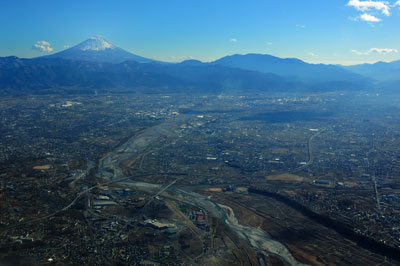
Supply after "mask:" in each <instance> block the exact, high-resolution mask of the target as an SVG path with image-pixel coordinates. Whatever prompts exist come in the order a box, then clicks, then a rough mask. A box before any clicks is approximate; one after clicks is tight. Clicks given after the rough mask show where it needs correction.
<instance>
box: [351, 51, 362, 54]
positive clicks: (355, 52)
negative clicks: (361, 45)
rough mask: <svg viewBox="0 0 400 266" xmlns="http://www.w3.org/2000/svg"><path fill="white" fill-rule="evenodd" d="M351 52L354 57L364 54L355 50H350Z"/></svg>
mask: <svg viewBox="0 0 400 266" xmlns="http://www.w3.org/2000/svg"><path fill="white" fill-rule="evenodd" d="M351 52H352V53H353V54H356V55H363V54H364V53H363V52H360V51H357V50H351Z"/></svg>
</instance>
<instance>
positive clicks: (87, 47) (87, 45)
mask: <svg viewBox="0 0 400 266" xmlns="http://www.w3.org/2000/svg"><path fill="white" fill-rule="evenodd" d="M75 48H76V49H78V50H82V51H103V50H106V49H115V48H116V46H115V45H113V44H112V43H110V42H108V41H107V40H105V39H104V38H103V37H101V36H94V37H91V38H90V39H88V40H86V41H84V42H82V43H80V44H78V45H77V46H75Z"/></svg>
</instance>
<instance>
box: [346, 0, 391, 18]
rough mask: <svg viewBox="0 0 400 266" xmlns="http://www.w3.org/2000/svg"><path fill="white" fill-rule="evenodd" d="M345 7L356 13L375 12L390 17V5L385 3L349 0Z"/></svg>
mask: <svg viewBox="0 0 400 266" xmlns="http://www.w3.org/2000/svg"><path fill="white" fill-rule="evenodd" d="M347 5H348V6H352V7H354V8H356V9H357V10H358V11H362V12H365V11H370V10H377V11H380V12H381V13H382V14H383V15H385V16H390V3H389V2H387V1H371V0H369V1H360V0H350V1H349V2H348V3H347Z"/></svg>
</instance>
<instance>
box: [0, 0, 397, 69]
mask: <svg viewBox="0 0 400 266" xmlns="http://www.w3.org/2000/svg"><path fill="white" fill-rule="evenodd" d="M21 6H24V8H23V9H22V8H21ZM0 10H1V11H0V12H1V18H0V21H1V22H2V23H3V25H9V27H3V28H2V29H1V30H0V32H1V36H2V38H3V39H2V45H0V56H18V57H22V58H31V57H37V56H41V55H46V54H51V53H55V52H59V51H62V50H64V49H66V48H68V47H72V46H74V45H76V44H78V43H80V42H82V41H84V40H86V39H88V38H89V37H91V36H93V35H102V36H104V37H105V38H106V39H107V40H109V41H110V42H111V43H113V44H115V45H116V46H118V47H120V48H123V49H125V50H127V51H128V52H131V53H134V54H137V55H140V56H144V57H148V58H153V59H156V60H160V61H166V62H180V61H184V60H186V59H196V60H200V61H204V62H208V61H213V60H216V59H218V58H221V57H224V56H227V55H232V54H248V53H258V54H270V55H273V56H277V57H281V58H298V59H301V60H303V61H305V62H309V63H324V64H342V65H352V64H360V63H374V62H378V61H384V62H388V61H394V60H398V59H400V56H399V53H398V51H399V49H400V47H399V46H398V43H400V37H399V36H398V34H395V33H396V32H397V27H396V26H397V25H399V22H400V2H399V1H397V0H391V1H385V2H382V1H359V0H350V1H349V0H341V1H334V2H328V3H327V2H321V1H316V0H306V1H301V3H300V2H294V3H293V1H288V0H284V1H279V3H275V2H274V1H254V2H252V3H246V4H243V3H241V1H225V0H224V1H218V2H213V1H202V2H201V3H197V2H195V1H186V2H184V3H183V2H181V1H168V2H164V1H156V0H151V1H146V2H141V1H118V2H107V1H95V2H94V1H85V2H78V1H69V2H60V1H58V2H52V1H40V2H39V3H37V2H35V3H33V2H31V1H26V0H23V1H19V2H13V1H7V2H2V3H0Z"/></svg>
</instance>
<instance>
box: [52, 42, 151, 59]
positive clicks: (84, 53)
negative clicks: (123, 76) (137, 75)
mask: <svg viewBox="0 0 400 266" xmlns="http://www.w3.org/2000/svg"><path fill="white" fill-rule="evenodd" d="M44 57H45V58H62V59H68V60H79V61H91V62H106V63H113V64H118V63H122V62H124V61H136V62H138V63H152V62H157V61H156V60H152V59H149V58H145V57H141V56H139V55H135V54H132V53H129V52H127V51H125V50H124V49H121V48H119V47H117V46H115V45H113V44H112V43H110V42H109V41H107V40H105V39H104V38H103V37H101V36H94V37H91V38H89V39H87V40H86V41H83V42H81V43H80V44H78V45H75V46H73V47H71V48H69V49H66V50H64V51H61V52H58V53H55V54H52V55H47V56H44Z"/></svg>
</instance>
